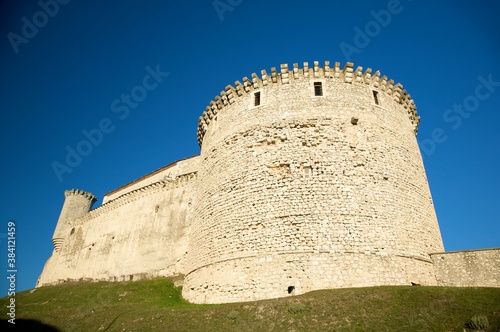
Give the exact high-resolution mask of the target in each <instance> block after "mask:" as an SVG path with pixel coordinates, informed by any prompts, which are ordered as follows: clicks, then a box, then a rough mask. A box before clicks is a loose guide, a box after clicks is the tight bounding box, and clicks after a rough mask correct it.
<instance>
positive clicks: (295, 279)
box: [38, 62, 500, 303]
mask: <svg viewBox="0 0 500 332" xmlns="http://www.w3.org/2000/svg"><path fill="white" fill-rule="evenodd" d="M354 68H356V69H354ZM280 69H281V72H280V73H278V72H277V70H276V68H272V69H271V73H270V75H268V74H267V72H266V71H265V70H263V71H261V77H259V76H258V75H257V74H252V75H251V80H250V79H248V78H247V77H244V78H243V79H242V81H243V83H241V82H240V81H236V83H235V87H233V86H231V85H228V86H226V88H225V90H224V91H222V92H221V95H220V96H217V97H216V98H215V100H214V101H212V102H210V105H209V106H207V108H206V110H205V111H204V112H203V113H202V116H201V117H200V118H199V122H198V131H197V137H198V142H199V144H200V146H201V154H200V155H199V156H195V157H191V158H188V159H185V160H181V161H178V162H176V163H173V164H171V165H169V166H166V167H164V168H162V169H159V170H157V171H155V172H152V173H150V174H148V175H146V176H144V177H142V178H140V179H138V180H136V181H133V182H131V183H129V184H128V185H125V186H123V187H121V188H118V189H116V190H114V191H112V192H110V193H108V194H107V195H106V196H105V197H104V204H103V205H102V206H100V207H98V208H97V209H95V210H92V211H90V212H89V209H90V208H91V206H92V203H93V202H94V200H95V197H94V196H93V195H91V194H88V193H85V192H82V191H70V192H67V193H66V196H67V198H66V202H65V204H64V206H63V210H62V212H61V217H60V218H59V221H58V224H57V227H56V230H55V232H54V237H53V241H54V245H55V248H56V249H55V250H54V252H53V254H52V257H51V258H50V259H49V260H48V261H47V264H46V266H45V268H44V270H43V273H42V275H41V276H40V278H39V282H38V285H39V286H40V285H46V284H51V283H57V282H61V281H64V280H78V279H86V280H131V279H133V280H137V279H140V278H149V277H156V276H178V275H185V278H184V287H183V295H184V297H185V298H187V299H188V300H189V301H192V302H196V303H221V302H234V301H250V300H258V299H266V298H273V297H281V296H288V295H294V294H300V293H304V292H307V291H311V290H316V289H325V288H338V287H363V286H375V285H410V284H421V285H459V286H465V285H479V286H482V285H488V286H494V287H498V286H500V284H499V280H498V271H499V268H498V267H499V264H498V252H499V251H498V250H497V251H494V250H493V251H490V252H487V253H482V252H474V253H473V254H471V253H463V254H460V253H448V254H446V253H445V254H435V253H439V252H443V251H444V249H443V243H442V240H441V234H440V232H439V227H438V223H437V219H436V215H435V211H434V206H433V203H432V198H431V194H430V191H429V186H428V183H427V179H426V175H425V170H424V167H423V163H422V158H421V155H420V151H419V148H418V145H417V141H416V139H415V134H416V132H417V128H418V122H419V120H420V117H419V116H417V112H416V107H415V104H414V102H413V100H412V99H411V97H410V95H409V94H408V93H407V92H406V90H403V86H402V85H401V84H400V83H394V81H393V80H391V79H388V78H387V77H386V76H381V74H380V72H378V71H376V72H374V73H373V74H372V70H371V69H369V68H368V69H367V70H366V71H365V72H364V73H363V71H362V68H361V67H354V65H353V64H352V63H347V64H346V65H345V67H344V68H341V67H340V64H339V63H338V62H336V63H335V65H334V67H333V68H331V67H330V64H329V62H326V63H325V65H324V67H323V68H322V67H320V65H319V63H318V62H314V64H313V66H311V67H309V64H308V63H304V65H303V67H302V68H299V66H298V64H294V65H293V69H292V67H289V66H288V65H286V64H284V65H281V66H280ZM431 253H433V254H432V255H431ZM489 260H494V261H495V262H496V263H495V264H494V265H488V261H489ZM475 269H481V270H484V271H487V272H485V273H475V272H474V270H475ZM461 271H462V273H461ZM492 275H493V277H492Z"/></svg>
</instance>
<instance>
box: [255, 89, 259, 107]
mask: <svg viewBox="0 0 500 332" xmlns="http://www.w3.org/2000/svg"><path fill="white" fill-rule="evenodd" d="M253 97H254V98H253V105H254V106H259V105H260V91H259V92H256V93H254V95H253Z"/></svg>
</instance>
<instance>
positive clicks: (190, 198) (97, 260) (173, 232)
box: [37, 173, 196, 286]
mask: <svg viewBox="0 0 500 332" xmlns="http://www.w3.org/2000/svg"><path fill="white" fill-rule="evenodd" d="M195 183H196V173H188V174H183V175H179V176H177V177H176V178H175V179H171V180H166V181H159V182H156V183H153V184H150V185H147V186H145V187H142V188H140V189H136V190H134V191H131V192H128V193H127V194H124V195H122V196H120V197H117V198H116V199H114V200H112V201H110V202H108V203H106V204H104V205H102V206H100V207H98V208H97V209H94V210H92V211H90V212H88V213H86V214H85V215H84V216H82V217H80V218H77V219H73V220H70V221H69V223H68V225H67V227H65V229H66V230H67V231H66V233H65V234H64V237H63V241H61V243H60V249H59V250H58V251H55V250H54V252H53V253H52V256H51V257H50V258H49V260H48V261H47V263H46V265H45V267H44V270H43V272H42V275H41V276H40V278H39V280H38V284H37V285H38V286H42V285H47V284H54V283H59V282H62V281H65V280H82V279H83V280H116V281H120V280H137V279H141V278H150V277H157V276H176V275H182V274H185V273H186V267H185V260H184V257H185V255H186V251H187V246H188V242H189V231H190V225H191V220H192V218H191V213H192V206H193V204H194V199H195V198H194V187H195ZM64 208H65V207H63V210H64ZM58 228H59V225H58Z"/></svg>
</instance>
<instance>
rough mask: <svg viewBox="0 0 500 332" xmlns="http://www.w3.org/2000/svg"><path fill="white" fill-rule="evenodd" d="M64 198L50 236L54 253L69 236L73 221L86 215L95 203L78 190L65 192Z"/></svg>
mask: <svg viewBox="0 0 500 332" xmlns="http://www.w3.org/2000/svg"><path fill="white" fill-rule="evenodd" d="M64 196H66V199H65V201H64V205H63V207H62V210H61V214H60V215H59V220H58V221H57V225H56V229H55V230H54V235H53V236H52V243H53V244H54V249H55V250H56V251H59V250H60V249H61V246H62V244H63V242H64V239H65V238H66V237H67V236H68V235H69V233H70V229H71V227H72V222H73V220H75V219H77V218H79V217H82V216H84V215H85V214H87V213H88V212H89V211H90V209H91V208H92V205H93V204H94V202H95V201H96V197H95V196H94V195H92V194H91V193H87V192H85V191H82V190H78V189H76V190H75V189H71V190H66V191H65V192H64Z"/></svg>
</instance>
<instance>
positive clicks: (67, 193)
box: [64, 189, 97, 204]
mask: <svg viewBox="0 0 500 332" xmlns="http://www.w3.org/2000/svg"><path fill="white" fill-rule="evenodd" d="M64 196H66V197H69V196H83V197H85V198H86V199H88V200H89V201H90V202H91V204H94V203H95V202H96V201H97V197H95V196H94V195H93V194H91V193H89V192H86V191H83V190H80V189H71V190H66V191H65V192H64Z"/></svg>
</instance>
